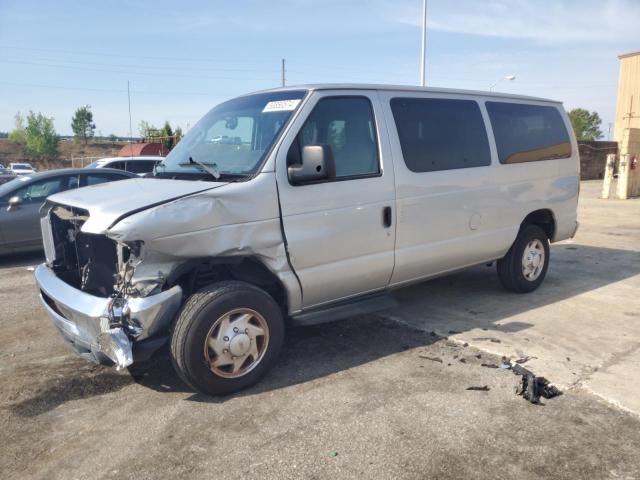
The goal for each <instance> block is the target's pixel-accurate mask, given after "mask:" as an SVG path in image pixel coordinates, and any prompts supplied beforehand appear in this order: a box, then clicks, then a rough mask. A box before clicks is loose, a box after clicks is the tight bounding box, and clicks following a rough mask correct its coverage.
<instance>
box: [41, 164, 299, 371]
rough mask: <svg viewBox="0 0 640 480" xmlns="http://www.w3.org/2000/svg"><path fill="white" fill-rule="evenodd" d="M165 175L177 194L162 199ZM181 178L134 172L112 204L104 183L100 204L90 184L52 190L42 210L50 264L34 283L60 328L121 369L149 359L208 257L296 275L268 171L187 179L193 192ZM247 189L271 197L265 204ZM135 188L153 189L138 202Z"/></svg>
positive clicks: (211, 261)
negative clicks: (229, 179)
mask: <svg viewBox="0 0 640 480" xmlns="http://www.w3.org/2000/svg"><path fill="white" fill-rule="evenodd" d="M165 182H171V183H172V184H171V185H170V186H171V187H172V188H171V189H170V190H169V191H171V190H173V192H174V195H171V194H168V193H164V194H160V197H162V196H164V198H160V197H158V194H157V192H158V191H162V186H164V184H165ZM182 183H183V182H181V181H179V180H155V179H133V180H132V181H131V182H127V181H124V182H119V185H117V188H118V189H121V191H119V192H116V191H113V190H114V189H113V186H112V187H111V189H110V190H112V191H113V192H112V195H110V196H109V198H110V200H109V201H108V202H105V201H104V195H103V194H101V192H100V191H99V188H100V187H101V186H98V187H93V188H95V190H96V192H95V200H96V201H95V203H93V202H92V196H91V193H93V190H92V188H90V189H85V192H83V195H79V194H78V193H75V192H73V193H72V192H66V193H62V194H59V195H56V196H53V197H51V198H50V200H49V202H48V203H47V204H46V205H45V206H44V207H43V209H42V217H41V226H42V231H43V240H44V247H45V256H46V263H45V264H42V265H40V266H38V267H37V268H36V271H35V277H36V283H37V285H38V288H39V293H40V298H41V301H42V304H43V306H44V308H45V310H46V311H47V313H48V315H49V317H50V318H51V320H52V321H53V323H54V325H55V326H56V327H57V328H58V330H60V332H61V333H62V335H63V336H64V338H65V339H66V340H68V341H69V342H70V343H71V344H72V345H73V346H74V348H75V349H76V350H77V351H78V352H79V353H80V354H81V355H82V356H84V357H86V358H88V359H90V360H92V361H95V362H98V363H103V364H114V365H115V366H116V367H117V368H118V369H120V368H124V367H127V366H129V365H131V364H132V363H133V362H134V361H139V360H143V359H146V358H148V356H149V355H150V354H151V353H153V351H155V350H156V349H157V348H159V347H160V346H161V345H162V344H164V343H165V342H166V340H167V338H168V335H169V329H170V325H171V323H172V320H173V319H174V318H175V316H176V314H177V312H178V310H179V309H180V306H181V305H182V302H183V299H184V297H185V296H186V295H188V294H189V293H191V288H192V287H193V285H192V284H191V283H192V282H193V281H194V274H193V270H194V269H198V268H200V270H202V268H201V265H202V264H206V265H209V266H210V268H209V270H208V271H207V272H205V274H206V275H209V276H214V277H215V276H216V274H217V272H216V262H218V263H220V262H221V259H229V258H231V259H234V258H235V259H237V260H238V261H240V260H242V259H246V258H254V259H256V261H259V262H260V264H262V265H264V266H265V268H267V269H268V270H269V271H270V272H272V273H273V274H274V275H275V276H277V277H280V278H282V281H283V282H286V283H287V284H291V283H292V282H294V277H293V276H292V275H291V271H290V270H289V268H288V263H287V259H286V254H285V250H284V244H283V240H282V234H281V229H280V224H279V216H278V210H277V200H276V197H275V193H274V190H275V184H274V179H273V176H272V175H271V174H270V173H265V174H261V175H258V177H257V178H254V179H253V181H252V182H250V183H251V185H249V183H248V182H239V183H222V182H207V183H204V182H184V184H188V185H189V187H187V191H184V190H182V191H180V192H179V193H180V194H181V195H182V196H180V197H179V198H175V187H176V184H177V185H178V186H181V185H182ZM203 184H204V185H205V186H206V187H205V188H203ZM248 188H251V192H252V193H253V194H259V195H260V197H261V198H263V199H264V202H262V203H261V206H260V207H256V205H255V204H253V203H252V202H251V200H250V196H248V195H247V189H248ZM138 190H139V191H143V192H146V193H145V194H144V195H143V196H144V198H146V201H145V202H141V203H140V204H138V203H137V202H136V196H135V191H138ZM164 191H165V192H167V190H164ZM154 194H155V195H156V197H158V198H151V197H153V195H154ZM144 203H149V204H148V205H144ZM294 288H295V285H294Z"/></svg>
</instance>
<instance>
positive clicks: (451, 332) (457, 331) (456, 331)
mask: <svg viewBox="0 0 640 480" xmlns="http://www.w3.org/2000/svg"><path fill="white" fill-rule="evenodd" d="M458 333H462V332H461V331H460V330H449V335H456V334H458Z"/></svg>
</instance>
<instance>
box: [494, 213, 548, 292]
mask: <svg viewBox="0 0 640 480" xmlns="http://www.w3.org/2000/svg"><path fill="white" fill-rule="evenodd" d="M497 267H498V278H500V283H501V284H502V286H503V287H504V288H505V289H506V290H509V291H511V292H516V293H529V292H533V291H534V290H535V289H536V288H538V287H539V286H540V284H541V283H542V281H543V280H544V277H545V275H546V274H547V269H548V267H549V238H548V237H547V234H546V233H545V231H544V230H543V229H542V228H540V227H538V226H537V225H527V226H525V227H522V229H521V230H520V233H518V237H517V238H516V241H515V242H514V243H513V245H512V246H511V248H510V249H509V251H508V252H507V254H506V255H505V256H504V257H503V258H502V259H500V260H498V262H497Z"/></svg>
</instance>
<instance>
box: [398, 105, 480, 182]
mask: <svg viewBox="0 0 640 480" xmlns="http://www.w3.org/2000/svg"><path fill="white" fill-rule="evenodd" d="M391 111H392V112H393V118H394V120H395V122H396V127H397V129H398V136H399V138H400V147H401V148H402V156H403V157H404V161H405V163H406V165H407V167H408V168H409V170H411V171H413V172H435V171H438V170H451V169H456V168H469V167H482V166H486V165H490V164H491V153H490V151H489V141H488V139H487V132H486V129H485V126H484V122H483V120H482V114H481V113H480V107H479V106H478V104H477V103H476V102H474V101H472V100H444V99H436V98H394V99H392V100H391Z"/></svg>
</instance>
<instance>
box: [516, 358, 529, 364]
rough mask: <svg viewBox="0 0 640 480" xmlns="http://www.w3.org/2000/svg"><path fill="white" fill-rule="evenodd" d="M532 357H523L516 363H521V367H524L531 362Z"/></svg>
mask: <svg viewBox="0 0 640 480" xmlns="http://www.w3.org/2000/svg"><path fill="white" fill-rule="evenodd" d="M531 358H532V357H522V358H519V359H517V360H516V361H515V362H516V363H519V364H520V365H522V364H523V363H527V362H528V361H529V360H531Z"/></svg>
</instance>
